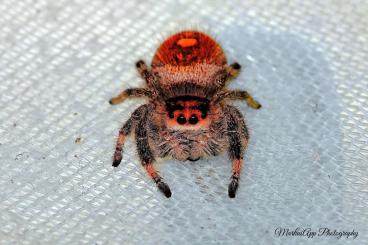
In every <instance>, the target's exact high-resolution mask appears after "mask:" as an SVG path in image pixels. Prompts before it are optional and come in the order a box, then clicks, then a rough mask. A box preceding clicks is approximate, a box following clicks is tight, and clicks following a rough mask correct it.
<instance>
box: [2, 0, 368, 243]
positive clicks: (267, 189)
mask: <svg viewBox="0 0 368 245" xmlns="http://www.w3.org/2000/svg"><path fill="white" fill-rule="evenodd" d="M139 2H142V3H140V4H138V1H121V0H115V1H103V0H101V1H96V0H95V1H88V0H78V1H67V0H64V1H51V0H49V1H43V0H35V1H34V0H32V1H31V0H29V1H14V0H1V1H0V159H1V164H0V243H1V244H38V243H40V244H81V243H85V244H158V243H161V244H350V243H351V244H367V243H368V227H367V224H368V215H367V213H368V168H367V163H368V109H367V108H368V73H367V71H368V16H367V12H368V2H367V1H317V0H315V1H259V0H254V1H247V3H245V1H196V2H194V1H184V0H183V1H169V0H166V1H154V0H152V1H139ZM321 2H323V3H321ZM191 26H195V27H200V28H201V29H204V30H208V31H209V32H210V33H211V34H213V35H214V36H216V38H217V39H218V40H219V42H220V43H221V44H222V46H223V47H224V49H225V51H226V53H227V55H228V59H229V61H230V62H234V61H237V62H239V63H240V64H241V65H242V66H243V68H244V69H243V71H242V73H241V75H240V76H239V78H238V79H237V80H235V81H234V82H233V83H232V84H231V87H233V88H246V89H247V90H249V91H250V92H251V93H252V94H253V95H254V97H255V98H256V99H258V100H259V101H260V102H261V103H262V105H263V108H262V109H261V110H259V111H255V110H252V109H250V108H249V107H247V106H246V105H245V104H244V103H241V102H235V103H234V104H236V105H237V106H238V107H239V108H240V110H241V111H242V113H244V115H245V117H246V120H247V123H248V125H249V128H250V133H251V142H250V145H249V148H248V151H247V153H246V156H245V161H246V165H245V168H244V171H243V173H242V179H241V186H240V189H239V191H238V196H237V198H236V199H229V198H228V196H227V185H228V182H229V177H230V169H231V164H230V162H229V160H228V159H227V156H226V155H225V156H222V157H217V158H211V159H206V160H201V161H198V162H195V163H192V162H178V161H173V160H169V161H165V162H162V163H159V164H158V167H159V169H160V172H161V173H162V176H163V177H164V178H165V179H166V180H167V183H168V184H169V185H170V187H171V189H172V191H173V196H172V198H171V199H166V198H165V197H164V196H163V195H162V194H161V193H159V192H158V191H157V189H156V187H155V186H154V184H153V183H152V182H151V180H150V179H149V178H148V177H147V175H146V173H145V172H144V170H143V169H142V168H141V166H140V164H139V161H138V157H137V155H136V150H135V146H134V144H133V141H132V140H131V139H130V140H129V141H128V142H127V144H126V146H125V152H124V159H123V162H122V164H121V165H120V166H119V168H116V169H113V168H112V167H111V157H112V154H113V150H114V144H115V139H116V135H117V133H118V129H119V127H120V126H121V125H122V123H123V122H124V121H125V120H126V119H127V118H128V117H129V115H130V113H131V112H132V111H133V110H134V109H135V108H136V107H138V105H139V104H141V103H144V100H134V99H133V100H129V101H126V102H125V103H124V104H122V105H119V106H114V107H113V106H110V105H109V104H108V102H107V101H108V99H109V98H110V97H112V96H113V95H116V94H117V93H118V92H119V91H121V90H122V89H124V88H128V87H130V86H139V85H141V84H143V81H142V80H141V79H140V78H139V77H138V75H137V73H136V70H135V67H134V63H135V62H136V61H137V60H138V59H140V58H142V59H144V60H146V61H147V62H150V60H151V57H152V55H153V52H154V51H155V49H156V48H157V46H158V45H159V43H160V42H161V41H162V40H163V38H164V37H165V36H166V35H167V34H169V33H172V32H175V31H177V30H181V29H183V28H187V27H191ZM78 138H80V141H79V142H78V140H77V139H78ZM277 227H285V228H290V229H295V228H296V227H311V228H312V229H318V228H319V227H329V228H331V229H338V230H346V231H352V230H353V229H354V230H355V231H358V232H359V236H358V238H357V239H355V240H352V239H351V238H350V239H346V238H341V239H337V238H336V237H315V238H313V239H308V238H307V237H276V236H275V234H274V230H275V229H276V228H277Z"/></svg>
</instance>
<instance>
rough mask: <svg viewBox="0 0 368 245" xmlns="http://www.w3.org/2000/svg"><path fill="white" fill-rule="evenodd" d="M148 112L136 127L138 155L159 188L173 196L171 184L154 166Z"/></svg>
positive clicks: (168, 195)
mask: <svg viewBox="0 0 368 245" xmlns="http://www.w3.org/2000/svg"><path fill="white" fill-rule="evenodd" d="M147 119H148V118H147V113H146V114H145V115H144V116H142V118H141V120H140V121H139V122H138V124H137V127H136V129H135V136H136V141H137V150H138V155H139V158H140V160H141V163H142V165H143V167H144V168H145V169H146V171H147V173H148V175H149V176H150V177H151V179H152V180H153V181H154V182H155V183H156V185H157V187H158V189H159V190H160V191H161V192H162V193H163V194H164V195H165V196H166V197H167V198H169V197H171V190H170V188H169V186H168V185H167V184H166V183H165V182H164V181H163V179H162V177H161V176H160V175H159V174H158V172H157V170H156V169H155V167H154V166H153V163H154V161H155V158H154V155H153V153H152V150H151V148H150V146H149V143H148V134H147V122H148V121H149V120H147Z"/></svg>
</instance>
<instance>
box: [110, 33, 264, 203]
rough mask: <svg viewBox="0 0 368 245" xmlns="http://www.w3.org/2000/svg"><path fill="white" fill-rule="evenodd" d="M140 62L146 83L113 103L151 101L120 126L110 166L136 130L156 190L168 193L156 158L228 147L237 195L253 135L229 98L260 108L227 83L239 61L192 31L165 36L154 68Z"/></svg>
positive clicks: (232, 188)
mask: <svg viewBox="0 0 368 245" xmlns="http://www.w3.org/2000/svg"><path fill="white" fill-rule="evenodd" d="M136 66H137V69H138V72H139V74H140V75H141V76H142V78H143V79H144V80H145V81H146V83H147V86H146V87H145V88H131V89H127V90H125V91H123V92H121V93H120V94H119V95H118V96H116V97H114V98H112V99H111V100H110V101H109V102H110V104H112V105H116V104H119V103H121V102H123V101H124V100H125V99H126V98H128V97H129V96H135V97H148V98H149V102H148V103H147V104H145V105H142V106H140V107H139V108H138V109H136V110H135V111H134V112H133V114H132V116H131V117H130V118H129V119H128V121H127V122H126V123H125V124H124V126H123V127H122V128H121V129H120V131H119V136H118V139H117V143H116V150H115V154H114V159H113V164H112V165H113V166H114V167H117V166H118V165H119V164H120V162H121V160H122V148H123V144H124V141H125V138H126V137H127V136H128V135H129V134H130V133H131V132H134V133H135V138H136V143H137V150H138V155H139V157H140V160H141V163H142V165H143V167H144V168H145V169H146V171H147V173H148V174H149V176H150V177H151V178H152V179H153V181H154V182H155V183H156V185H157V187H158V189H159V190H160V191H161V192H162V193H163V194H164V195H165V196H166V197H170V196H171V191H170V188H169V186H168V185H167V184H166V183H165V182H164V181H163V179H162V177H161V176H160V175H159V174H158V172H157V171H156V169H155V167H154V165H153V163H154V162H155V159H156V157H159V158H163V157H171V158H174V159H177V160H180V161H185V160H189V161H197V160H198V159H200V158H202V157H207V156H216V155H219V154H220V153H222V152H223V151H225V150H227V152H228V154H229V157H230V159H231V161H232V176H231V182H230V184H229V188H228V194H229V197H231V198H233V197H235V193H236V190H237V188H238V182H239V177H240V171H241V168H242V163H243V153H244V151H245V148H246V146H247V143H248V139H249V134H248V129H247V127H246V125H245V122H244V119H243V116H242V114H241V113H240V112H239V110H238V109H237V108H235V107H234V106H231V105H228V104H227V103H226V100H225V99H233V100H234V99H240V100H245V101H246V102H247V104H248V106H250V107H252V108H254V109H259V108H260V107H261V105H260V104H259V103H258V102H257V101H256V100H254V99H253V98H252V97H251V96H250V94H249V93H248V92H247V91H244V90H228V89H227V88H226V85H227V82H228V81H230V80H231V79H233V78H235V77H236V76H237V75H238V74H239V72H240V65H239V64H238V63H234V64H231V65H228V64H227V61H226V57H225V54H224V52H223V50H222V48H221V47H220V45H219V44H218V43H217V42H216V41H215V40H214V39H213V38H211V37H209V36H208V35H206V34H204V33H202V32H198V31H192V30H189V31H183V32H180V33H177V34H174V35H172V36H170V37H169V38H168V39H166V40H165V41H164V42H163V43H162V44H161V46H160V47H159V48H158V50H157V51H156V53H155V55H154V57H153V60H152V64H151V68H149V67H148V66H147V65H146V64H145V63H144V62H143V61H142V60H140V61H138V62H137V64H136Z"/></svg>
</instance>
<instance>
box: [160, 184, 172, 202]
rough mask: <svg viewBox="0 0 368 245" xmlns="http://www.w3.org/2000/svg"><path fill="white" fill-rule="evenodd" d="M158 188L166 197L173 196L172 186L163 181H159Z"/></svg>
mask: <svg viewBox="0 0 368 245" xmlns="http://www.w3.org/2000/svg"><path fill="white" fill-rule="evenodd" d="M157 187H158V189H159V190H160V191H161V192H162V193H163V194H164V195H165V197H167V198H169V197H171V190H170V187H169V186H168V185H167V184H166V183H165V182H163V181H159V182H157Z"/></svg>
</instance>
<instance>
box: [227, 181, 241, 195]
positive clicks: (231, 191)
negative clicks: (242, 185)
mask: <svg viewBox="0 0 368 245" xmlns="http://www.w3.org/2000/svg"><path fill="white" fill-rule="evenodd" d="M238 186H239V180H238V179H237V178H233V179H232V180H231V182H230V184H229V190H228V192H229V197H230V198H234V197H235V194H236V190H237V189H238Z"/></svg>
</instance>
